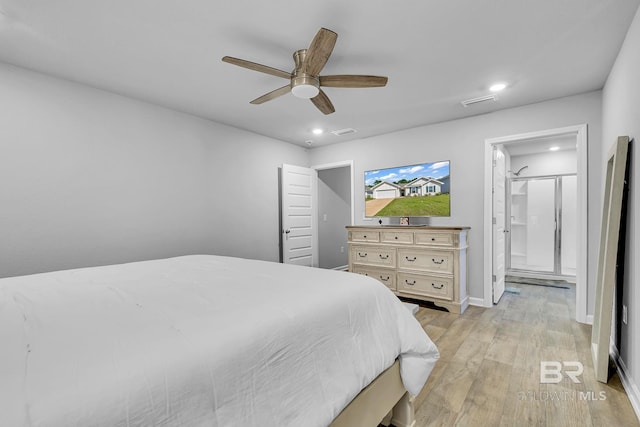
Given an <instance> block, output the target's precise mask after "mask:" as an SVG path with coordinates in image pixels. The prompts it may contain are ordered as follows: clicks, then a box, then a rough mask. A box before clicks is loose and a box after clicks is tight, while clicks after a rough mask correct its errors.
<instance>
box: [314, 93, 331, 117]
mask: <svg viewBox="0 0 640 427" xmlns="http://www.w3.org/2000/svg"><path fill="white" fill-rule="evenodd" d="M311 102H313V105H315V106H316V107H318V110H320V111H322V112H323V113H324V114H331V113H333V112H335V111H336V109H335V108H333V104H332V103H331V100H330V99H329V97H328V96H327V94H326V93H324V92H323V91H322V89H321V90H320V93H318V94H317V95H316V96H315V97H314V98H311Z"/></svg>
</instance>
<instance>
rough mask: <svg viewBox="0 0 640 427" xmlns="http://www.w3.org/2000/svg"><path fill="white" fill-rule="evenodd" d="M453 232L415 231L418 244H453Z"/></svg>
mask: <svg viewBox="0 0 640 427" xmlns="http://www.w3.org/2000/svg"><path fill="white" fill-rule="evenodd" d="M453 237H454V236H453V233H446V232H437V231H432V232H429V231H427V232H417V233H415V237H414V240H415V243H416V245H435V246H453V244H454V238H453Z"/></svg>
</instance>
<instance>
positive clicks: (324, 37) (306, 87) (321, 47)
mask: <svg viewBox="0 0 640 427" xmlns="http://www.w3.org/2000/svg"><path fill="white" fill-rule="evenodd" d="M337 39H338V35H337V34H336V33H334V32H333V31H331V30H327V29H326V28H320V30H319V31H318V33H317V34H316V36H315V37H314V38H313V40H312V41H311V45H309V48H308V49H301V50H298V51H296V52H294V54H293V60H294V61H295V69H294V70H293V71H292V72H290V73H288V72H286V71H282V70H278V69H276V68H272V67H268V66H266V65H262V64H257V63H255V62H251V61H246V60H244V59H238V58H233V57H231V56H225V57H224V58H222V60H223V61H224V62H228V63H229V64H234V65H237V66H239V67H244V68H248V69H250V70H254V71H259V72H261V73H266V74H270V75H272V76H276V77H282V78H283V79H288V80H289V84H287V85H286V86H282V87H281V88H278V89H275V90H273V91H271V92H269V93H266V94H264V95H262V96H260V97H258V98H256V99H254V100H253V101H251V104H262V103H264V102H267V101H271V100H272V99H275V98H278V97H279V96H282V95H285V94H287V93H289V92H291V93H293V95H294V96H297V97H298V98H307V99H311V102H313V104H314V105H315V106H316V107H317V108H318V109H319V110H320V111H322V112H323V113H324V114H331V113H333V112H335V111H336V110H335V108H334V107H333V104H332V103H331V101H330V100H329V97H328V96H327V94H326V93H324V91H323V90H322V89H320V87H321V86H324V87H342V88H366V87H382V86H385V85H386V84H387V77H381V76H366V75H351V74H339V75H333V76H321V75H320V71H322V68H323V67H324V65H325V64H326V63H327V60H328V59H329V56H330V55H331V52H332V51H333V47H334V46H335V44H336V40H337Z"/></svg>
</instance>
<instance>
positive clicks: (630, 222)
mask: <svg viewBox="0 0 640 427" xmlns="http://www.w3.org/2000/svg"><path fill="white" fill-rule="evenodd" d="M638 75H640V10H638V12H636V16H635V18H634V20H633V23H632V24H631V27H630V28H629V32H628V33H627V37H626V39H625V41H624V44H623V46H622V49H621V50H620V53H619V54H618V58H617V59H616V62H615V64H614V66H613V68H612V70H611V73H610V74H609V78H608V79H607V82H606V84H605V87H604V90H603V114H602V116H603V119H602V123H603V132H602V135H603V144H602V149H601V150H602V151H601V158H602V159H604V158H606V155H607V153H608V152H609V150H610V149H611V147H612V146H613V144H614V142H615V141H616V139H617V137H618V136H621V135H628V136H630V137H632V138H635V141H634V143H633V144H631V151H630V157H631V163H630V176H629V183H630V190H629V200H628V203H629V204H628V218H627V224H626V226H627V240H626V250H625V274H624V286H623V290H622V295H617V298H620V297H621V298H622V302H623V303H624V304H626V305H627V306H628V313H629V316H628V325H624V324H623V325H622V327H621V330H620V331H619V333H620V343H619V348H618V350H619V352H620V356H621V358H622V361H623V363H624V364H625V365H626V368H627V369H628V372H627V373H628V374H629V379H630V382H631V383H632V385H633V387H634V388H635V390H634V391H635V393H633V394H632V395H631V397H632V402H634V400H633V399H635V402H634V403H635V410H636V414H638V415H639V417H640V392H639V391H638V385H640V289H638V285H639V284H640V269H639V268H638V260H639V259H640V247H639V246H638V244H639V243H640V224H638V217H639V216H640V182H639V181H638V180H639V179H640V175H639V174H638V167H639V166H640V154H639V151H640V150H639V149H638V142H639V141H640V79H638ZM598 166H599V167H600V168H601V169H602V170H604V168H605V165H604V161H601V162H600V164H599V165H598ZM596 194H598V195H599V197H598V202H599V203H602V197H603V196H602V194H603V193H602V191H600V192H599V193H596ZM594 216H595V215H594ZM597 216H598V221H599V220H600V215H597ZM616 317H617V316H616Z"/></svg>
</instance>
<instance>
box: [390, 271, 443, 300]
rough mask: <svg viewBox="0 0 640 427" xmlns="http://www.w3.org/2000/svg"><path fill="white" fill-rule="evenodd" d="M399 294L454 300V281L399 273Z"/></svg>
mask: <svg viewBox="0 0 640 427" xmlns="http://www.w3.org/2000/svg"><path fill="white" fill-rule="evenodd" d="M397 287H398V292H403V293H407V294H416V295H421V296H430V297H435V298H440V299H446V300H452V299H453V279H451V278H448V277H437V276H429V275H423V274H410V273H398V285H397Z"/></svg>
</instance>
